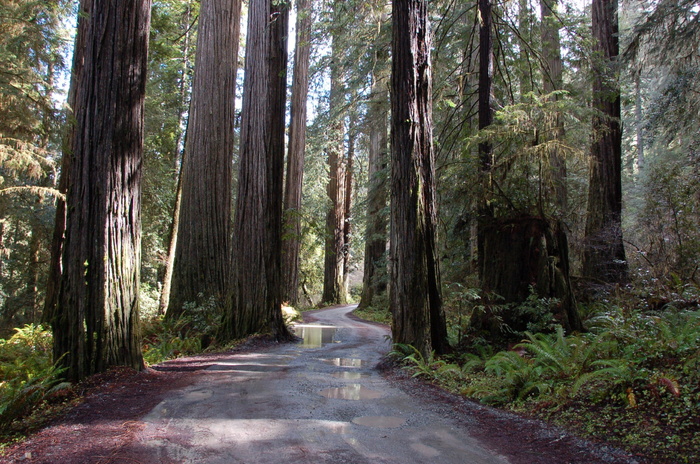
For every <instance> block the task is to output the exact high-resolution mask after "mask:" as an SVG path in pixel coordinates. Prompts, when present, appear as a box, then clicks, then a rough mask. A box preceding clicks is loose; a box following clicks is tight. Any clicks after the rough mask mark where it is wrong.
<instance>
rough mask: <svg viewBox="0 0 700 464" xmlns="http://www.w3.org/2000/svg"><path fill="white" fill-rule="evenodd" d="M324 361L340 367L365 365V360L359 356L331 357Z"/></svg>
mask: <svg viewBox="0 0 700 464" xmlns="http://www.w3.org/2000/svg"><path fill="white" fill-rule="evenodd" d="M324 361H326V362H327V363H329V364H333V365H334V366H338V367H362V366H364V365H365V361H363V360H362V359H357V358H331V359H325V360H324Z"/></svg>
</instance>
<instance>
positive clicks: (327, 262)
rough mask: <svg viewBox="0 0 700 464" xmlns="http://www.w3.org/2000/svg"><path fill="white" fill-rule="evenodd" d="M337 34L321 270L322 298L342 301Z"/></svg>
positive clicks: (341, 126)
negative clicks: (327, 200) (324, 244)
mask: <svg viewBox="0 0 700 464" xmlns="http://www.w3.org/2000/svg"><path fill="white" fill-rule="evenodd" d="M339 3H340V2H335V9H336V11H335V14H336V15H338V14H339V11H340V10H339V8H340V5H339ZM341 46H342V45H341V43H340V34H339V32H338V31H335V32H334V35H333V44H332V47H333V49H332V51H331V54H332V57H333V58H332V59H331V89H330V107H329V112H330V118H331V121H332V122H331V127H330V135H329V137H330V140H329V142H328V145H329V146H328V165H329V175H330V179H329V181H328V188H327V192H328V198H330V202H331V206H330V209H329V210H328V214H327V216H326V247H325V257H324V272H323V295H322V298H321V299H322V301H323V302H324V303H330V304H339V303H340V304H342V303H345V302H346V301H347V295H346V292H345V287H344V282H345V279H344V276H343V263H344V261H345V259H344V251H345V250H344V247H345V235H344V233H343V232H344V230H345V204H344V203H345V186H346V181H345V176H346V164H345V157H344V156H343V152H344V151H345V150H344V144H343V139H344V134H345V130H344V126H345V125H344V123H343V119H344V118H343V114H342V110H341V108H342V106H343V100H344V90H343V82H342V79H343V72H342V69H341V61H342V52H341V48H340V47H341Z"/></svg>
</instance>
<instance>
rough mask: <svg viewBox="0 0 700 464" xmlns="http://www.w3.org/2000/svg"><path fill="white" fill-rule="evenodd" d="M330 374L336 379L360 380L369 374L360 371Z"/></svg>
mask: <svg viewBox="0 0 700 464" xmlns="http://www.w3.org/2000/svg"><path fill="white" fill-rule="evenodd" d="M331 375H332V376H333V377H335V378H336V379H343V380H360V379H366V378H367V377H369V374H363V373H361V372H334V373H332V374H331Z"/></svg>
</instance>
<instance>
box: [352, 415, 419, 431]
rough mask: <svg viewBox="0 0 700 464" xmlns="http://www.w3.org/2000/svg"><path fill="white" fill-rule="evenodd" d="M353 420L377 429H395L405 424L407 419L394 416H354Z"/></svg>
mask: <svg viewBox="0 0 700 464" xmlns="http://www.w3.org/2000/svg"><path fill="white" fill-rule="evenodd" d="M352 422H353V423H354V424H357V425H363V426H365V427H373V428H375V429H395V428H398V427H401V426H402V425H403V424H405V423H406V419H404V418H403V417H394V416H363V417H356V418H354V419H353V420H352Z"/></svg>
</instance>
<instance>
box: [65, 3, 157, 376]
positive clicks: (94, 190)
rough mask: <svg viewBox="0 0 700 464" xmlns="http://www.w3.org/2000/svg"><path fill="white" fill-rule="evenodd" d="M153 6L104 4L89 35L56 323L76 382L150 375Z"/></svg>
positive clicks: (96, 9) (78, 100) (79, 95)
mask: <svg viewBox="0 0 700 464" xmlns="http://www.w3.org/2000/svg"><path fill="white" fill-rule="evenodd" d="M150 6H151V4H150V1H149V0H141V1H134V2H97V1H96V2H95V3H94V4H93V8H92V10H91V14H90V19H89V21H88V25H87V27H86V29H84V31H85V32H86V33H87V35H86V39H85V63H84V69H83V71H82V73H81V75H80V81H81V83H80V85H79V86H78V89H79V90H78V93H77V98H76V106H75V109H76V113H75V114H76V130H77V133H76V136H75V138H74V144H73V155H74V158H73V160H72V162H71V169H70V187H69V189H68V195H67V211H68V214H67V222H66V224H67V227H66V239H65V243H64V248H63V264H64V272H63V277H62V282H61V289H60V293H59V299H58V305H57V308H56V317H55V318H54V353H55V355H56V357H57V359H58V360H59V363H60V364H61V365H62V366H64V367H66V368H67V371H66V376H67V377H68V378H69V379H72V380H77V379H80V378H82V377H85V376H86V375H89V374H92V373H95V372H100V371H103V370H105V369H106V368H107V367H109V366H113V365H126V366H131V367H133V368H136V369H141V368H142V367H143V359H142V357H141V348H140V344H139V342H140V341H139V338H138V318H139V268H140V265H141V254H140V245H141V204H140V201H141V163H142V157H143V109H144V96H145V85H146V67H147V54H148V33H149V26H150ZM81 30H83V29H81Z"/></svg>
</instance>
